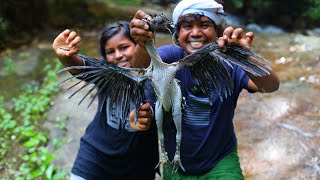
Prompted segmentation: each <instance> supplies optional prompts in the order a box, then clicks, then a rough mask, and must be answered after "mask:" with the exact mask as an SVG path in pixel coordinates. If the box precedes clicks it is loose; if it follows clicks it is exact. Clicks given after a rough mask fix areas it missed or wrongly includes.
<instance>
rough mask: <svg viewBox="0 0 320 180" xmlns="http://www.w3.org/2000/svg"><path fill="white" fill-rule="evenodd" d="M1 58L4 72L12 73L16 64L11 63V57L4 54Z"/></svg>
mask: <svg viewBox="0 0 320 180" xmlns="http://www.w3.org/2000/svg"><path fill="white" fill-rule="evenodd" d="M3 59H4V60H3V62H4V70H5V72H7V73H8V74H13V73H14V72H15V70H16V66H15V65H14V63H13V60H12V58H10V57H8V56H6V57H4V58H3Z"/></svg>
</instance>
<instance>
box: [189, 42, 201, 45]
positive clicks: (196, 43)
mask: <svg viewBox="0 0 320 180" xmlns="http://www.w3.org/2000/svg"><path fill="white" fill-rule="evenodd" d="M190 44H191V46H202V45H203V42H190Z"/></svg>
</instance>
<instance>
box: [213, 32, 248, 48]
mask: <svg viewBox="0 0 320 180" xmlns="http://www.w3.org/2000/svg"><path fill="white" fill-rule="evenodd" d="M253 38H254V34H253V32H247V33H246V34H244V32H243V29H242V28H237V29H233V28H232V27H227V28H226V29H225V30H224V31H223V36H222V37H219V39H218V40H217V43H218V45H219V47H220V49H221V50H222V51H226V44H227V43H233V44H238V45H240V46H243V47H248V48H250V46H251V44H252V41H253Z"/></svg>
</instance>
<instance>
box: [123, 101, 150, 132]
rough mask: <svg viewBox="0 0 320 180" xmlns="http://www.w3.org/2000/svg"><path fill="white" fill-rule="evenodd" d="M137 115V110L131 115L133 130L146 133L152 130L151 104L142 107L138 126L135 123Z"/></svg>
mask: <svg viewBox="0 0 320 180" xmlns="http://www.w3.org/2000/svg"><path fill="white" fill-rule="evenodd" d="M135 115H136V109H134V110H132V111H131V113H130V115H129V118H130V126H131V128H132V129H134V130H138V131H145V130H148V129H150V124H151V120H152V114H151V106H150V104H149V103H145V104H142V105H141V106H140V111H139V115H138V121H137V123H136V124H135V123H134V117H135Z"/></svg>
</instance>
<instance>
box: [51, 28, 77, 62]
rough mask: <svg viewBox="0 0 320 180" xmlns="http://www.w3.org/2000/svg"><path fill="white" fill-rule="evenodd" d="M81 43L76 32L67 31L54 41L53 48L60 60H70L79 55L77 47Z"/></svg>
mask: <svg viewBox="0 0 320 180" xmlns="http://www.w3.org/2000/svg"><path fill="white" fill-rule="evenodd" d="M80 41H81V38H80V36H77V33H76V32H75V31H70V30H69V29H66V30H64V31H63V32H62V33H60V34H59V35H58V36H57V37H56V39H55V40H54V41H53V44H52V48H53V50H54V52H55V53H56V54H57V56H58V57H59V58H68V57H71V56H74V55H76V54H77V53H78V51H79V48H78V47H77V45H78V44H79V43H80Z"/></svg>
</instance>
